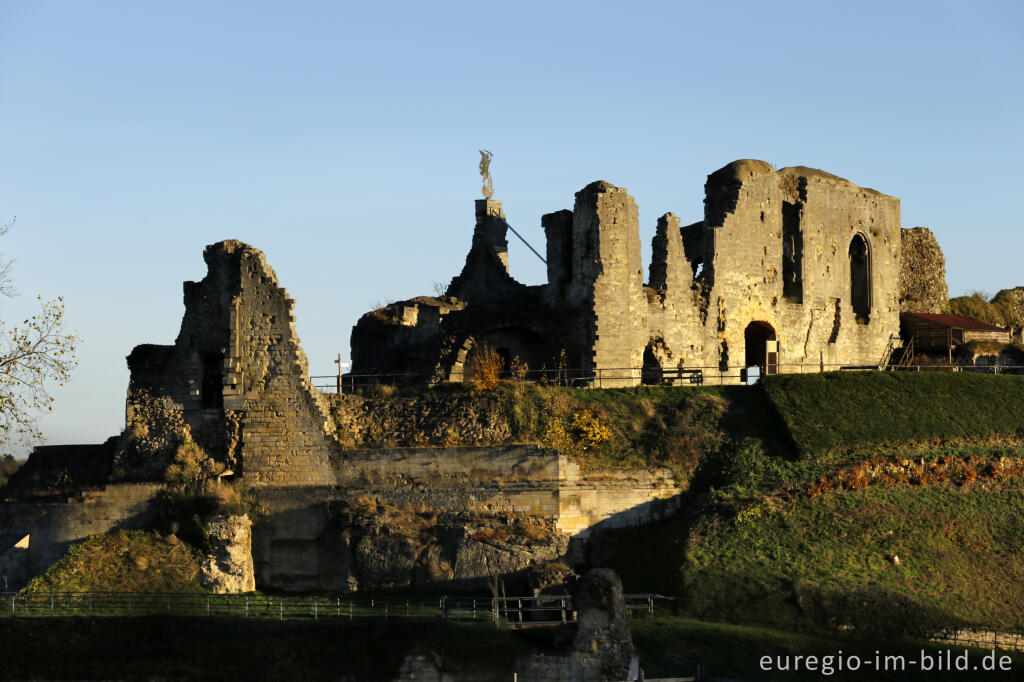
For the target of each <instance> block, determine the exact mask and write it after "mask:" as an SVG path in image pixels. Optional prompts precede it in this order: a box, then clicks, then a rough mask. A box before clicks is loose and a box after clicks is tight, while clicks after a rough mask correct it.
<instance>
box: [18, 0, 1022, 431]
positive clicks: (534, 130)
mask: <svg viewBox="0 0 1024 682" xmlns="http://www.w3.org/2000/svg"><path fill="white" fill-rule="evenodd" d="M712 5H713V6H712ZM1021 7H1022V5H1020V4H1019V3H1015V2H979V3H972V4H970V5H968V4H967V3H963V2H957V3H953V2H933V3H900V2H892V1H890V2H884V3H874V2H861V3H829V2H820V1H819V2H814V3H787V2H773V3H766V2H731V3H687V2H636V3H628V4H627V3H621V2H618V3H601V2H595V1H594V0H591V1H589V2H551V1H548V2H543V3H539V2H537V3H535V2H515V3H484V2H479V1H477V2H465V3H451V2H438V3H421V2H416V3H383V2H380V3H359V4H354V3H345V2H323V3H317V2H288V3H261V2H210V1H207V2H170V1H167V2H158V1H138V0H133V1H131V2H104V1H102V0H94V1H92V2H70V1H69V2H56V1H49V2H48V1H41V0H31V1H24V2H23V1H20V0H4V1H3V2H2V3H0V217H3V218H4V219H6V218H8V217H10V216H14V215H17V223H16V225H15V228H14V229H13V230H12V231H11V233H10V234H8V235H7V236H6V237H4V238H3V241H2V242H0V250H2V251H3V252H4V253H5V254H7V255H8V256H12V257H14V258H16V259H17V265H16V270H15V277H16V280H17V285H18V287H19V288H20V289H21V291H22V292H23V293H22V296H21V297H20V298H18V299H14V300H10V301H4V302H3V303H2V307H0V317H2V318H3V319H4V320H14V319H19V320H20V319H21V318H22V317H23V316H24V315H25V314H26V313H27V312H30V311H31V309H32V304H33V303H34V297H35V295H36V294H41V295H43V296H44V297H54V296H58V295H61V296H64V298H65V301H66V304H67V311H68V313H67V314H68V318H69V322H70V325H71V326H72V327H74V328H76V329H77V330H78V331H79V333H80V335H81V337H82V343H81V365H80V367H79V369H78V370H77V372H76V374H75V378H74V380H73V382H72V383H71V384H70V385H68V386H66V387H65V388H63V389H61V390H60V392H59V393H58V394H57V395H58V400H57V403H56V405H55V412H54V414H53V415H51V416H49V417H47V418H46V419H45V420H44V421H43V422H42V425H43V427H44V430H45V431H46V433H47V436H48V439H49V442H50V443H72V442H83V443H88V442H100V441H101V440H103V439H104V438H105V437H107V436H109V435H113V434H115V433H117V432H119V431H120V429H121V428H122V427H123V421H124V415H123V412H124V391H125V388H126V386H127V382H128V373H127V369H126V365H125V360H124V358H125V356H126V355H127V354H128V353H129V352H130V351H131V349H132V347H133V346H134V345H136V344H139V343H170V342H172V341H173V339H174V337H175V335H176V333H177V329H178V325H179V323H180V320H181V314H182V312H183V309H182V303H181V300H182V299H181V282H182V281H183V280H186V279H199V278H201V277H202V276H203V274H204V271H205V267H204V264H203V261H202V249H203V247H204V246H205V245H206V244H210V243H212V242H215V241H218V240H221V239H225V238H237V239H242V240H243V241H246V242H249V243H251V244H253V245H254V246H256V247H258V248H260V249H262V250H263V251H265V252H266V254H267V257H268V260H269V262H270V263H271V265H272V266H273V267H274V268H275V269H276V270H277V273H278V276H279V277H280V279H281V281H282V283H283V284H284V286H285V287H287V289H288V290H289V292H290V293H291V294H292V295H293V296H294V297H295V299H296V300H297V304H296V314H297V318H298V319H297V326H298V330H299V333H300V336H301V337H302V339H303V345H304V347H305V349H306V352H307V355H308V356H309V359H310V370H311V372H312V373H313V374H330V373H333V372H334V367H335V366H334V365H333V364H332V360H333V359H334V358H335V357H336V355H337V353H339V352H341V353H343V354H345V355H346V356H347V354H348V339H349V334H350V331H351V327H352V325H353V324H354V323H355V322H356V320H357V319H358V317H359V315H360V314H362V313H363V312H365V311H366V310H368V309H369V308H371V307H373V305H374V304H375V303H377V302H386V301H390V300H395V299H402V298H408V297H411V296H414V295H420V294H427V293H432V290H433V282H435V281H438V282H447V281H448V279H450V278H451V277H452V276H453V275H455V274H457V273H458V271H459V269H460V268H461V265H462V261H463V258H464V256H465V252H466V250H467V248H468V246H469V240H470V235H471V232H472V226H473V200H474V199H475V198H477V197H479V193H480V182H479V176H478V175H477V168H476V166H477V162H478V159H479V155H478V153H477V150H478V149H480V148H483V147H486V148H488V149H490V150H491V151H492V152H494V154H495V157H494V161H493V164H492V172H493V175H494V184H495V190H496V192H495V198H496V199H500V200H502V201H503V202H504V207H505V212H506V214H507V215H508V217H509V220H510V222H511V223H512V224H513V225H514V226H515V227H516V228H517V229H518V230H519V231H520V232H521V233H523V234H524V235H525V236H526V237H527V239H530V240H531V241H532V242H533V243H534V244H535V246H537V247H538V248H541V247H542V246H543V232H542V230H541V229H540V216H541V215H542V214H544V213H547V212H550V211H554V210H558V209H561V208H571V206H572V201H573V193H574V192H576V191H577V190H579V189H580V188H582V187H583V186H584V185H586V184H588V183H589V182H591V181H593V180H596V179H604V180H608V181H610V182H612V183H615V184H617V185H620V186H623V187H626V188H627V189H628V190H629V191H630V193H631V194H632V195H633V196H634V197H635V198H636V200H637V202H638V204H639V206H640V220H641V240H642V242H643V243H644V246H645V250H646V249H647V248H648V246H649V243H650V238H651V236H653V232H654V225H655V221H656V219H657V217H658V216H659V215H661V214H662V213H664V212H666V211H673V212H675V213H676V214H678V215H679V216H680V217H681V218H682V219H683V220H684V221H695V220H699V219H700V218H701V217H702V203H701V202H702V198H703V184H704V180H705V178H706V176H707V174H708V173H710V172H712V171H714V170H715V169H717V168H719V167H721V166H723V165H725V164H726V163H728V162H729V161H732V160H734V159H737V158H759V159H763V160H765V161H768V162H770V163H772V164H774V165H775V166H776V167H781V166H787V165H807V166H813V167H817V168H823V169H825V170H828V171H830V172H833V173H835V174H837V175H841V176H843V177H845V178H848V179H849V180H851V181H853V182H855V183H858V184H861V185H865V186H870V187H874V188H875V189H878V190H880V191H883V192H885V193H887V194H892V195H894V196H897V197H900V199H901V200H902V215H903V225H904V226H905V227H912V226H916V225H925V226H928V227H930V228H932V229H933V230H934V231H935V233H936V235H937V236H938V238H939V241H940V243H941V245H942V247H943V248H944V250H945V253H946V259H947V271H948V281H949V285H950V290H951V292H952V293H953V294H960V293H963V292H965V291H967V290H970V289H981V290H984V291H987V292H990V293H994V292H995V291H997V290H999V289H1001V288H1006V287H1012V286H1016V285H1022V284H1024V276H1022V275H1021V272H1020V265H1019V262H1020V252H1021V247H1022V246H1024V238H1022V236H1021V228H1022V225H1021V218H1020V208H1019V197H1020V188H1021V187H1022V186H1024V170H1022V169H1024V165H1022V164H1021V163H1020V160H1021V158H1022V156H1024V133H1022V128H1021V122H1020V121H1021V111H1024V86H1022V84H1024V78H1022V75H1021V74H1024V10H1022V9H1021ZM510 264H511V269H512V272H513V274H514V275H515V276H516V277H518V278H519V279H520V280H521V281H525V282H528V283H539V282H541V281H543V279H544V270H543V265H542V264H541V263H540V262H539V261H538V260H537V259H536V257H535V256H533V255H532V254H530V253H529V252H528V251H527V250H526V249H525V247H521V246H520V245H518V244H516V243H514V242H513V243H510Z"/></svg>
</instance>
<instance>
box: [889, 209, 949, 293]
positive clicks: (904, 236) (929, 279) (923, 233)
mask: <svg viewBox="0 0 1024 682" xmlns="http://www.w3.org/2000/svg"><path fill="white" fill-rule="evenodd" d="M900 240H901V242H902V247H903V258H902V261H901V262H900V312H902V313H941V312H942V311H943V308H944V307H945V306H946V304H947V303H948V302H949V288H948V287H947V286H946V259H945V257H944V256H943V255H942V249H941V248H939V242H938V241H937V240H936V239H935V235H934V234H932V231H931V230H929V229H928V228H927V227H914V228H910V229H902V230H900Z"/></svg>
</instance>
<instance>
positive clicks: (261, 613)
mask: <svg viewBox="0 0 1024 682" xmlns="http://www.w3.org/2000/svg"><path fill="white" fill-rule="evenodd" d="M676 601H677V599H676V598H675V597H668V596H665V595H660V594H627V595H625V606H626V612H627V613H628V614H629V615H630V616H631V617H633V618H655V617H656V616H658V615H659V614H663V613H667V612H669V611H671V610H672V609H671V608H670V607H672V606H678V604H673V602H676ZM690 601H693V600H690ZM696 601H698V602H703V600H696ZM708 603H709V604H710V603H711V602H708ZM154 615H167V616H187V617H221V618H262V619H273V620H282V621H284V620H314V621H317V620H338V619H347V620H355V619H357V618H375V619H395V618H414V619H434V620H449V621H454V622H456V623H466V624H480V625H492V626H506V627H510V628H513V629H518V628H530V627H551V626H560V625H567V624H572V623H575V622H576V620H577V612H576V607H575V602H574V599H573V598H572V597H571V596H568V595H542V596H513V597H507V596H506V597H490V598H474V597H449V596H446V595H442V596H439V597H438V596H423V597H420V598H410V599H403V598H401V597H391V596H388V597H369V596H358V597H357V596H328V595H319V596H317V595H314V596H309V595H263V594H203V593H130V592H38V593H12V592H4V593H0V617H5V616H6V617H42V618H48V617H54V618H57V617H68V616H154ZM679 615H685V613H680V614H679ZM691 617H696V618H698V619H699V620H707V621H719V620H721V621H722V622H730V623H736V624H743V625H755V626H760V627H768V628H775V629H780V630H800V629H806V627H807V626H808V624H807V623H804V622H797V621H792V622H789V621H772V620H768V619H763V618H761V619H757V618H754V619H751V618H739V619H737V618H729V617H726V618H711V619H708V618H707V616H706V615H694V616H691ZM838 620H839V621H841V620H842V619H838ZM815 629H817V630H821V629H822V628H821V626H816V627H815ZM834 632H836V633H838V634H845V635H850V634H854V632H853V631H852V630H851V629H850V628H848V627H843V626H840V627H839V628H838V630H834ZM929 640H930V641H932V642H934V643H939V644H953V645H964V646H974V647H978V648H998V649H1006V650H1016V651H1024V632H1015V631H1009V630H996V629H993V628H984V627H971V626H964V627H950V628H947V629H945V630H942V631H939V632H936V633H935V634H933V635H932V636H930V637H929Z"/></svg>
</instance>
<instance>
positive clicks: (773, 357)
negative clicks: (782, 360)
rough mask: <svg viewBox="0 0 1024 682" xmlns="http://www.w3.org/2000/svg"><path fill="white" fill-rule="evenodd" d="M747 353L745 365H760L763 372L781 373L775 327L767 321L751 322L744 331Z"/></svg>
mask: <svg viewBox="0 0 1024 682" xmlns="http://www.w3.org/2000/svg"><path fill="white" fill-rule="evenodd" d="M743 341H744V345H745V346H746V348H745V351H744V352H745V355H744V360H743V366H744V367H745V368H747V367H759V368H760V369H761V373H762V374H778V373H779V354H778V343H777V342H776V341H775V328H774V327H772V326H771V325H770V324H768V323H767V322H756V321H755V322H751V323H750V324H748V325H747V328H746V329H745V330H744V331H743Z"/></svg>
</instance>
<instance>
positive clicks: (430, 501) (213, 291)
mask: <svg viewBox="0 0 1024 682" xmlns="http://www.w3.org/2000/svg"><path fill="white" fill-rule="evenodd" d="M706 191H707V199H706V200H705V219H704V220H703V221H702V222H698V223H695V224H693V225H689V226H686V227H680V223H679V219H678V218H676V217H675V216H674V215H672V214H666V215H665V216H663V217H662V218H661V219H659V220H658V225H657V230H656V233H655V237H654V241H653V259H652V264H651V267H650V271H649V272H650V275H649V278H648V281H647V283H646V284H645V283H644V281H643V270H642V267H641V263H640V241H639V228H638V225H637V207H636V203H635V202H634V201H633V199H632V198H631V197H630V196H629V195H628V194H627V193H626V191H625V190H623V189H621V188H617V187H614V186H612V185H610V184H608V183H606V182H595V183H592V184H590V185H588V186H586V187H585V188H584V189H583V190H581V191H580V192H578V193H577V195H576V203H575V206H574V209H573V210H572V211H568V210H563V211H559V212H556V213H552V214H548V215H546V216H544V217H543V219H542V225H543V227H544V230H545V233H546V235H547V265H548V283H547V284H544V285H541V286H524V285H523V284H520V283H519V282H516V281H515V280H514V279H513V278H512V277H511V276H510V275H509V274H508V254H507V242H506V230H507V229H508V225H507V223H506V222H505V218H504V215H503V213H502V208H501V204H500V202H497V201H493V200H490V199H485V200H480V201H477V203H476V229H475V231H474V234H473V242H472V246H471V248H470V251H469V254H468V256H467V258H466V264H465V267H464V268H463V270H462V272H461V273H460V274H459V275H458V276H457V277H455V278H454V279H453V280H452V282H451V284H450V286H449V287H448V290H447V294H446V295H445V296H443V297H420V298H415V299H411V300H409V301H406V302H402V303H397V304H393V305H390V306H387V307H385V308H382V309H380V310H377V311H374V312H372V313H369V314H367V315H364V316H363V317H362V318H361V319H360V321H359V323H358V324H357V325H356V327H355V329H354V331H353V337H352V359H353V374H354V375H355V376H359V375H360V373H363V374H370V373H379V372H381V371H382V370H383V371H387V372H392V373H394V374H399V375H402V380H404V381H410V382H411V381H421V382H425V383H440V382H443V381H451V380H454V381H458V380H461V379H462V378H464V376H465V375H464V368H465V367H466V365H467V363H468V361H469V359H470V358H471V357H472V355H473V353H474V352H476V351H477V350H478V349H479V348H481V347H483V346H484V345H485V344H486V345H489V346H491V347H493V348H495V349H498V350H499V351H500V352H501V353H503V354H504V355H505V357H506V359H508V360H509V361H511V360H512V359H513V358H519V360H520V362H522V363H526V364H527V365H528V366H529V367H530V368H532V369H534V370H537V369H540V368H543V367H548V368H553V367H555V366H556V365H557V363H558V362H559V358H560V356H561V355H562V353H563V352H564V354H565V357H566V358H568V360H567V363H568V364H569V365H570V366H572V367H575V368H582V371H581V373H580V375H579V376H578V377H577V378H578V379H579V380H580V381H581V382H582V383H584V384H586V385H591V386H631V385H635V384H639V383H642V382H643V383H659V382H662V381H663V380H664V378H665V377H668V376H671V373H672V371H673V370H688V369H699V370H700V371H701V372H702V373H703V376H704V377H705V378H710V379H711V380H714V379H718V380H720V381H722V382H723V383H735V382H738V381H740V380H741V376H740V374H739V373H738V372H737V369H738V368H744V367H750V366H755V365H760V366H763V367H764V368H765V370H766V371H769V372H775V371H778V372H794V371H804V372H806V371H820V370H825V369H830V368H836V367H838V366H844V365H853V366H873V365H878V364H879V360H880V357H881V356H882V354H883V352H884V351H885V349H886V347H887V344H888V343H889V341H890V339H891V338H892V337H893V336H894V335H896V334H897V333H898V330H899V313H900V309H901V302H902V303H903V305H905V306H921V305H926V304H928V305H933V304H936V303H935V301H934V299H936V298H941V297H943V296H945V289H944V286H943V287H940V286H938V284H937V283H936V280H937V279H943V278H944V277H943V275H944V271H943V265H942V263H941V251H940V250H939V249H938V246H937V245H936V244H935V243H934V237H932V236H931V233H930V232H928V231H927V230H924V229H923V228H917V229H916V230H902V231H901V229H900V226H899V201H898V200H897V199H895V198H893V197H890V196H886V195H884V194H881V193H879V192H876V191H874V190H870V189H863V188H860V187H857V186H856V185H853V184H852V183H849V182H847V181H846V180H843V179H841V178H838V177H836V176H833V175H830V174H828V173H824V172H822V171H817V170H812V169H808V168H803V167H797V168H785V169H782V170H779V171H775V170H773V169H772V167H771V166H769V165H768V164H767V163H764V162H761V161H737V162H735V163H732V164H729V165H728V166H726V167H725V168H723V169H721V170H719V171H716V172H715V173H713V174H711V175H710V176H709V178H708V182H707V185H706ZM908 254H913V259H911V261H910V262H912V263H913V267H914V272H913V273H906V272H905V271H906V270H907V268H908V259H907V255H908ZM203 255H204V258H205V261H206V264H207V274H206V276H205V277H204V278H203V279H202V280H201V281H199V282H185V284H184V305H185V312H184V316H183V318H182V323H181V328H180V332H179V334H178V336H177V338H176V339H175V341H174V343H173V344H169V345H151V344H145V345H140V346H137V347H136V348H135V349H134V350H133V351H132V352H131V354H130V355H129V356H128V367H129V370H130V374H131V377H130V381H129V385H128V391H127V399H126V410H125V429H124V431H123V432H122V433H121V434H119V435H117V436H113V437H111V438H110V439H108V440H107V441H106V442H105V443H103V444H101V445H87V446H85V445H83V446H55V447H41V448H37V449H36V450H35V452H34V453H33V455H32V457H31V458H30V460H29V462H28V463H27V464H26V465H25V466H24V467H22V469H21V470H19V471H18V472H17V474H16V475H15V478H12V481H11V484H10V485H9V486H8V487H7V488H6V489H5V490H4V493H3V495H4V498H3V499H0V529H2V532H0V567H4V566H7V565H8V564H10V565H11V566H12V567H13V568H10V570H9V572H10V574H11V575H15V574H16V575H17V576H19V580H22V581H23V580H25V579H27V578H30V577H32V576H33V575H37V574H38V573H40V572H42V571H43V570H44V569H45V568H46V567H47V566H48V565H50V564H51V563H52V562H53V561H55V560H57V559H58V558H59V557H60V556H61V555H62V554H63V552H64V551H65V550H66V548H67V547H68V546H69V545H70V544H72V543H75V542H78V541H80V540H82V539H84V538H85V537H87V536H88V535H90V534H92V533H99V532H105V531H108V530H110V529H112V528H120V527H141V526H144V525H146V524H148V523H150V522H151V521H152V520H153V519H154V517H155V515H157V514H158V513H159V509H158V507H159V503H158V494H159V490H160V485H161V482H162V481H163V477H164V472H165V471H166V469H167V467H168V465H169V464H170V463H171V461H172V460H173V458H174V456H175V451H176V447H177V445H178V444H179V443H180V442H181V441H182V439H191V440H194V441H195V442H196V443H197V444H198V445H199V446H200V447H201V448H202V451H203V452H204V453H205V454H206V455H207V456H208V460H207V461H206V462H205V463H203V466H204V467H205V469H206V470H207V472H208V473H209V474H210V475H211V476H213V477H214V478H215V479H217V478H223V479H224V480H235V481H237V480H241V481H243V482H244V483H245V484H246V485H247V486H248V487H249V488H251V489H252V490H254V491H255V492H256V494H257V495H258V498H259V503H260V505H261V506H262V507H263V508H264V510H265V511H266V514H265V516H264V517H263V518H261V519H259V521H258V523H257V524H256V526H255V527H254V528H253V540H252V543H253V544H252V555H253V560H254V564H255V571H256V582H257V584H258V585H260V586H267V587H274V588H283V589H300V590H302V589H305V590H309V589H330V590H341V589H355V588H356V587H360V588H364V587H366V586H367V585H370V586H377V587H380V586H396V585H399V586H400V585H409V584H412V583H413V582H415V581H426V582H427V583H429V582H431V581H433V582H434V583H437V582H444V581H446V580H452V579H478V580H479V579H485V578H487V577H488V576H489V575H492V574H493V573H494V572H495V571H499V572H502V573H510V572H514V571H517V570H521V569H523V568H524V567H525V566H528V565H530V564H531V563H532V562H536V561H540V560H542V559H553V558H557V557H558V556H560V555H561V554H563V553H564V552H565V551H567V547H566V545H567V543H568V542H569V538H570V537H571V538H572V539H574V540H576V541H579V542H577V544H576V549H577V550H578V549H579V547H580V542H585V541H586V539H587V537H588V535H589V534H590V533H591V532H592V531H593V530H594V529H595V528H599V527H622V526H630V525H636V524H641V523H646V522H649V521H651V520H652V519H656V518H658V517H660V516H661V515H663V514H665V513H668V512H670V511H671V510H672V509H674V508H675V506H676V505H677V504H678V501H679V496H678V493H679V492H680V490H681V486H682V485H684V482H677V481H676V480H674V478H673V475H672V473H671V472H669V471H667V470H663V469H648V470H627V471H623V470H613V471H600V472H588V471H581V469H580V467H579V466H578V465H577V464H575V463H574V462H572V461H570V460H569V459H568V458H567V457H566V456H565V455H564V454H562V453H559V452H557V451H553V450H545V449H543V448H540V447H538V446H533V445H516V444H506V445H501V446H483V447H466V446H454V447H435V448H428V447H405V448H391V449H362V450H361V449H357V448H356V447H355V446H354V441H353V440H352V438H351V432H354V431H355V430H356V429H357V427H358V426H359V424H360V420H362V421H363V422H367V421H373V416H372V415H368V414H367V413H366V412H365V411H363V412H360V410H361V409H362V408H361V407H360V406H359V404H358V401H359V400H360V398H359V397H358V396H351V395H329V394H325V393H323V392H321V391H319V390H318V389H317V388H316V387H314V386H313V385H312V383H311V382H310V379H309V376H308V364H307V360H306V356H305V354H304V352H303V350H302V348H301V346H300V344H299V339H298V338H297V336H296V333H295V328H294V324H293V316H292V309H293V305H294V301H293V300H292V299H291V298H290V297H289V296H288V294H287V292H286V291H285V290H284V289H283V288H282V287H281V286H280V283H279V282H278V280H277V276H276V274H275V273H274V271H273V269H272V268H271V267H270V266H269V265H268V264H267V262H266V259H265V257H264V255H263V253H262V252H260V251H259V250H257V249H255V248H253V247H251V246H248V245H246V244H243V243H241V242H238V241H235V240H227V241H222V242H219V243H216V244H212V245H210V246H208V247H207V248H206V250H205V252H204V254H203ZM928 301H931V303H928ZM938 304H941V302H939V303H938ZM432 399H433V400H440V401H443V400H445V397H444V396H443V395H442V396H435V397H434V398H432ZM464 421H466V423H470V422H472V423H473V424H477V425H479V423H480V420H479V419H477V420H464ZM483 421H484V422H486V421H487V420H486V419H484V420H483ZM362 426H363V427H365V426H366V424H365V423H363V424H362ZM456 441H457V442H461V443H479V442H485V443H496V442H503V441H502V440H501V439H500V438H498V439H487V438H484V439H477V438H467V439H461V440H460V439H458V438H457V439H456ZM364 498H371V499H375V500H378V501H379V504H381V505H384V506H385V507H389V508H395V509H397V508H417V509H432V510H435V511H438V512H443V513H445V514H448V515H449V521H445V523H449V526H446V527H445V528H446V529H447V530H445V531H444V533H435V535H437V538H436V541H431V542H432V543H433V544H429V545H425V546H422V547H420V546H412V545H407V544H405V545H403V544H402V543H405V542H406V539H403V538H400V537H397V536H394V535H391V534H390V532H391V531H390V530H389V529H388V528H386V527H374V528H371V529H369V530H367V528H364V527H362V526H358V524H356V525H352V524H351V523H350V524H349V525H348V526H346V525H345V524H346V523H349V522H348V521H345V520H344V519H345V518H346V517H345V516H344V514H342V515H340V516H339V514H338V509H339V507H341V508H344V507H345V505H346V504H348V503H349V502H350V501H352V500H359V499H364ZM496 515H497V516H496ZM502 515H503V516H502ZM523 516H525V517H529V518H531V519H535V520H543V521H544V523H547V524H549V526H550V528H552V529H554V530H555V531H556V535H557V537H556V538H555V539H553V540H551V541H550V542H549V543H548V544H546V545H545V546H543V547H539V548H537V547H534V548H529V549H522V548H519V549H515V548H509V547H499V546H493V544H490V545H488V544H486V543H481V541H479V540H478V539H477V538H478V537H479V536H480V535H481V532H479V529H481V528H486V527H487V526H486V524H488V523H492V522H494V519H499V521H498V522H505V521H500V518H504V519H506V521H507V520H508V519H518V518H520V517H523ZM499 517H500V518H499ZM381 518H385V517H384V516H381ZM488 519H490V520H488ZM377 525H378V526H380V524H377ZM385 525H386V524H385ZM474 528H476V529H477V530H474ZM442 535H443V536H444V537H443V538H442V537H441V536H442ZM483 535H486V533H483ZM559 538H560V539H559ZM559 543H561V544H559ZM395 547H398V548H399V549H394V548H395ZM387 548H391V549H387ZM569 551H572V550H569ZM361 557H362V558H361ZM360 562H362V563H360ZM374 562H375V563H374ZM15 563H17V566H14V564H15ZM370 564H373V565H374V566H376V568H373V569H372V570H371V569H367V568H365V567H366V566H368V565H370ZM4 570H5V571H7V570H8V569H4ZM395 576H398V577H397V578H396V577H395ZM416 576H419V577H416ZM417 584H425V583H422V582H421V583H417Z"/></svg>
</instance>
